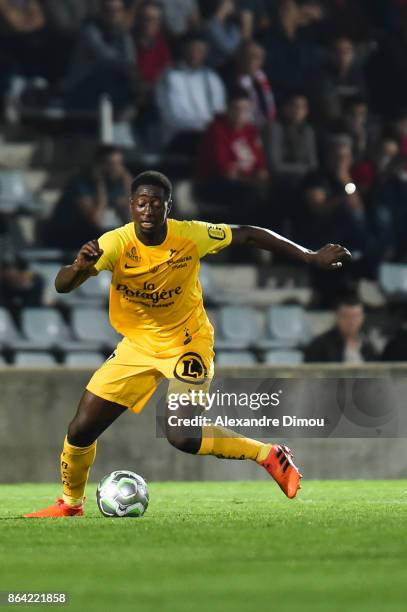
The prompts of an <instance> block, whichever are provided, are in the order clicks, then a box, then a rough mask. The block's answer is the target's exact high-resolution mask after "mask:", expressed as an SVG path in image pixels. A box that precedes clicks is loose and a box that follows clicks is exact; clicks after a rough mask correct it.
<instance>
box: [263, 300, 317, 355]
mask: <svg viewBox="0 0 407 612" xmlns="http://www.w3.org/2000/svg"><path fill="white" fill-rule="evenodd" d="M266 329H267V335H266V337H265V338H262V339H261V340H260V341H259V342H258V343H257V346H258V347H261V348H270V349H271V348H293V347H295V346H298V345H302V344H305V343H306V342H308V341H309V340H310V339H311V336H312V334H311V330H310V327H309V325H308V324H307V321H306V319H305V315H304V310H303V308H302V306H271V307H270V308H269V310H268V312H267V328H266Z"/></svg>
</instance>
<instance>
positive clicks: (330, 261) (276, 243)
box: [231, 225, 352, 269]
mask: <svg viewBox="0 0 407 612" xmlns="http://www.w3.org/2000/svg"><path fill="white" fill-rule="evenodd" d="M231 230H232V242H231V244H232V245H248V246H254V247H256V248H258V249H264V250H265V251H271V252H272V253H281V254H283V255H287V256H288V257H291V258H292V259H297V260H299V261H302V262H303V263H306V264H310V265H315V266H318V267H319V268H326V269H337V268H341V267H342V262H343V261H346V260H349V259H351V257H352V255H351V254H350V252H349V251H348V249H346V248H345V247H343V246H341V245H339V244H326V245H325V246H323V247H322V248H321V249H319V250H318V251H311V250H310V249H306V248H305V247H303V246H300V245H299V244H296V243H295V242H292V241H291V240H288V238H284V236H280V234H277V233H276V232H273V231H271V230H269V229H265V228H263V227H255V226H253V225H232V226H231Z"/></svg>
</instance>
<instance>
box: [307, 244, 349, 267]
mask: <svg viewBox="0 0 407 612" xmlns="http://www.w3.org/2000/svg"><path fill="white" fill-rule="evenodd" d="M349 259H352V255H351V254H350V252H349V251H348V249H345V247H343V246H341V245H340V244H326V245H325V246H324V247H322V249H319V251H316V252H315V253H313V254H312V259H311V261H312V263H314V264H315V265H316V266H318V267H319V268H324V269H326V270H335V269H338V268H342V262H344V261H348V260H349Z"/></svg>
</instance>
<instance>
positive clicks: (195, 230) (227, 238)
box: [189, 221, 232, 257]
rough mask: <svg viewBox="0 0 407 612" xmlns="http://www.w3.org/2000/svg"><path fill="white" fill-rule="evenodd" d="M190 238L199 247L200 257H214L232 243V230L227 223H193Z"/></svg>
mask: <svg viewBox="0 0 407 612" xmlns="http://www.w3.org/2000/svg"><path fill="white" fill-rule="evenodd" d="M190 223H191V227H190V230H191V234H190V236H189V237H190V238H191V240H193V241H194V242H195V244H196V245H197V247H198V252H199V257H205V255H208V254H209V255H214V254H215V253H218V252H219V251H221V250H222V249H224V248H226V247H227V246H229V245H230V243H231V242H232V230H231V228H230V225H226V224H225V223H219V224H212V223H205V222H204V221H191V222H190Z"/></svg>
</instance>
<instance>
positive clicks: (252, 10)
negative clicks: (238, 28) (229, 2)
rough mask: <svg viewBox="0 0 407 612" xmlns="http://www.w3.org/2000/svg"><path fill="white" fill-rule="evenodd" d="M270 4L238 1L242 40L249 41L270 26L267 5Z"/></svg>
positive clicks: (266, 1) (249, 0)
mask: <svg viewBox="0 0 407 612" xmlns="http://www.w3.org/2000/svg"><path fill="white" fill-rule="evenodd" d="M271 3H272V2H270V0H238V6H239V10H240V18H241V21H242V38H243V39H244V40H251V39H252V38H253V37H254V36H256V35H257V34H258V33H260V31H261V30H263V29H264V28H267V27H268V26H269V25H270V16H269V14H268V12H267V4H271Z"/></svg>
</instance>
